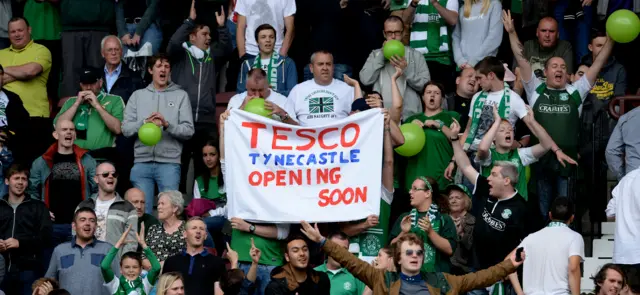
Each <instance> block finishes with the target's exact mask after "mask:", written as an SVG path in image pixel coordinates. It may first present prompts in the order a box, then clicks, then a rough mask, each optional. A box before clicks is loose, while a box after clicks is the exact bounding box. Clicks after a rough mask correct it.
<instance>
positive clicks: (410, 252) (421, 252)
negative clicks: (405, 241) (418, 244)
mask: <svg viewBox="0 0 640 295" xmlns="http://www.w3.org/2000/svg"><path fill="white" fill-rule="evenodd" d="M413 253H415V254H416V256H418V257H422V255H424V250H411V249H407V250H406V251H404V254H406V255H407V256H413Z"/></svg>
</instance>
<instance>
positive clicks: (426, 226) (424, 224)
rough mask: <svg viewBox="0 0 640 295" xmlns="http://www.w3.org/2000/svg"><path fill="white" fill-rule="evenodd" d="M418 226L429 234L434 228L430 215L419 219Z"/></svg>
mask: <svg viewBox="0 0 640 295" xmlns="http://www.w3.org/2000/svg"><path fill="white" fill-rule="evenodd" d="M418 227H419V228H420V229H421V230H423V231H424V232H425V233H427V234H428V233H430V232H431V231H432V230H433V227H431V221H429V217H427V216H425V217H422V218H420V219H419V220H418Z"/></svg>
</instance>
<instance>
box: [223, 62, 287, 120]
mask: <svg viewBox="0 0 640 295" xmlns="http://www.w3.org/2000/svg"><path fill="white" fill-rule="evenodd" d="M246 87H247V91H245V92H242V93H239V94H236V95H234V96H233V97H231V99H230V100H229V104H227V110H230V109H241V110H244V106H245V105H246V104H247V103H248V102H249V101H250V100H252V99H254V98H264V99H265V104H264V106H265V109H267V110H269V111H271V113H272V115H271V116H272V118H273V119H274V120H277V121H281V122H283V123H287V124H293V125H298V122H296V121H295V120H293V119H291V115H289V114H293V113H294V112H293V110H291V109H287V108H286V104H287V98H286V97H285V96H283V95H282V94H280V93H278V92H275V91H273V90H271V89H270V88H269V84H267V73H266V72H265V71H264V70H263V69H251V70H250V71H249V73H248V74H247V81H246ZM285 109H286V110H285Z"/></svg>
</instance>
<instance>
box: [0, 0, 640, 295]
mask: <svg viewBox="0 0 640 295" xmlns="http://www.w3.org/2000/svg"><path fill="white" fill-rule="evenodd" d="M89 2H90V3H89ZM617 9H630V10H633V11H635V12H636V13H637V12H639V11H640V3H638V1H618V0H600V1H597V2H592V1H591V0H582V1H578V0H555V1H532V0H511V1H497V0H404V1H402V0H400V1H398V0H322V1H302V0H295V1H294V0H229V1H227V0H210V1H204V0H192V1H168V0H116V1H113V0H93V1H83V0H0V49H1V50H0V166H1V169H0V175H1V176H2V178H3V180H4V182H3V184H2V185H0V194H1V195H2V201H0V253H1V254H2V255H0V294H3V293H6V294H8V295H14V294H27V295H28V294H38V295H40V294H42V295H45V294H50V295H52V294H73V295H81V294H82V295H84V294H105V295H107V294H108V295H112V294H122V295H131V294H136V295H146V294H158V295H182V294H187V295H199V294H301V295H302V294H332V295H334V294H335V295H337V294H358V295H360V294H574V295H575V294H579V293H580V292H581V291H582V290H581V288H580V282H581V279H580V278H581V272H580V263H581V261H582V260H583V259H584V258H585V253H584V252H585V250H584V241H583V237H582V235H581V234H582V232H581V229H582V217H583V216H584V214H585V212H587V211H590V212H589V213H590V214H589V217H590V221H591V222H593V223H595V222H600V221H604V220H605V212H606V217H609V218H610V219H612V218H615V220H617V221H616V223H617V224H619V228H621V229H620V230H619V232H618V231H617V232H616V237H615V239H616V249H615V252H614V253H613V257H614V259H613V260H614V263H616V264H607V265H605V266H604V267H602V269H601V270H600V271H599V272H598V273H597V274H595V275H594V277H593V278H592V279H593V281H594V284H595V285H596V289H595V290H594V294H640V283H639V280H640V246H639V245H640V238H639V237H640V225H639V224H640V219H638V217H637V216H638V214H637V213H638V210H640V207H638V206H639V205H638V204H640V186H639V184H640V175H639V174H640V170H638V168H639V166H640V160H639V158H640V156H638V155H639V154H640V152H639V149H640V143H639V140H640V132H639V130H640V128H637V126H640V121H639V120H640V108H638V109H635V110H633V111H630V112H628V113H627V114H625V115H624V116H622V117H620V119H619V120H616V118H615V117H614V116H613V115H612V114H610V113H609V102H610V101H611V100H612V99H613V98H615V97H616V96H621V95H624V94H626V93H635V91H636V89H634V88H633V87H637V86H638V81H640V80H638V76H637V75H636V74H637V71H636V68H637V66H635V67H634V66H633V64H634V63H633V61H634V60H635V61H636V62H637V61H638V59H637V56H635V57H634V56H633V55H631V56H621V55H619V54H618V55H616V54H615V53H616V52H617V51H615V50H614V48H615V47H619V46H620V45H619V44H614V43H615V42H614V41H613V40H612V39H610V38H609V37H608V36H607V34H606V32H605V31H604V30H603V26H602V25H601V23H603V20H604V19H606V17H607V16H608V15H609V14H610V13H612V12H613V11H615V10H617ZM391 40H398V41H401V42H403V43H404V44H405V48H404V51H405V52H404V55H403V56H397V55H396V56H393V57H391V58H389V59H386V58H385V57H384V54H383V52H382V47H383V46H384V44H385V43H386V42H388V41H391ZM637 45H638V41H637V40H636V41H635V43H632V44H631V45H626V46H635V47H636V48H637ZM622 46H623V47H622V48H623V49H625V48H627V49H628V48H631V47H624V46H625V45H622ZM618 50H620V49H618ZM620 60H623V61H624V62H621V61H620ZM636 65H637V63H636ZM627 71H629V73H630V75H627ZM628 77H630V78H629V81H628ZM222 92H236V93H237V94H235V95H234V96H233V97H231V98H230V100H229V102H228V104H227V111H225V112H223V113H222V114H221V115H219V116H218V115H217V113H216V107H217V106H218V104H217V101H216V96H217V95H218V94H219V93H222ZM254 98H265V99H266V103H265V108H266V109H267V110H269V111H270V112H271V116H272V119H274V120H277V121H280V122H283V123H285V124H291V125H300V126H305V127H309V128H313V127H314V126H322V125H324V124H327V123H330V122H335V121H336V120H339V119H343V118H346V117H348V116H349V115H351V114H354V113H357V112H360V111H367V110H370V109H376V108H379V109H381V112H383V113H384V116H385V122H384V147H383V149H382V150H383V155H382V158H383V163H382V168H381V169H382V179H381V180H380V189H381V201H380V214H379V215H371V216H369V217H367V218H366V219H364V220H354V221H350V222H342V223H332V224H320V225H311V224H309V223H307V222H305V221H301V224H281V223H268V220H265V221H264V222H260V223H254V222H249V221H246V220H243V219H241V218H239V217H237V216H229V215H228V213H227V208H226V203H227V196H226V191H227V190H226V188H225V165H233V163H225V153H224V152H225V144H226V145H227V146H228V147H233V145H234V144H236V143H234V142H225V134H224V124H225V121H226V120H227V119H228V117H229V116H230V115H231V113H230V110H231V109H244V107H245V105H246V104H247V103H248V102H249V101H251V100H252V99H254ZM616 111H618V110H617V109H616ZM145 123H152V124H155V125H157V126H158V127H160V128H161V130H162V138H161V140H160V141H159V142H158V143H157V144H156V145H154V146H147V145H145V144H143V143H141V142H140V140H139V139H138V136H137V133H138V130H139V129H140V127H141V126H142V125H143V124H145ZM401 124H416V125H418V126H420V127H421V128H423V130H424V133H425V136H426V142H425V145H424V147H423V148H422V150H421V151H420V152H419V153H418V154H417V155H415V156H412V157H402V156H399V155H398V154H396V153H394V148H395V147H398V146H401V145H402V144H403V143H404V142H405V138H404V136H403V134H402V132H401V129H400V128H399V126H400V125H401ZM607 143H608V144H607ZM190 163H193V171H194V177H193V178H194V179H193V188H190V187H187V183H191V182H190V181H188V178H189V177H188V175H189V173H188V171H189V169H190V168H189V167H190ZM607 170H611V171H612V172H613V175H615V177H616V178H617V179H618V180H620V181H621V184H620V185H619V187H618V188H616V190H614V191H613V199H612V201H611V202H610V203H609V205H608V207H607V210H606V211H605V204H606V202H607V197H606V196H607V183H606V181H607V179H606V178H607V177H606V176H607ZM187 196H191V198H187ZM634 210H635V211H634ZM523 260H524V262H523ZM521 265H523V267H521V268H520V270H519V271H518V268H519V267H520V266H521ZM521 282H522V283H521ZM621 292H622V293H621Z"/></svg>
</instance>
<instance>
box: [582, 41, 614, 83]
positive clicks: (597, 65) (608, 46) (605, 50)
mask: <svg viewBox="0 0 640 295" xmlns="http://www.w3.org/2000/svg"><path fill="white" fill-rule="evenodd" d="M613 44H615V41H613V39H611V37H609V36H607V42H605V43H604V46H602V49H601V50H600V53H598V55H597V56H596V59H595V60H594V61H593V64H591V66H590V67H589V69H588V70H587V72H586V73H584V75H585V77H587V80H588V81H589V85H593V84H594V83H595V82H596V79H597V78H598V74H599V73H600V70H602V68H603V67H604V65H606V64H607V61H608V60H609V56H611V51H612V50H613Z"/></svg>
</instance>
